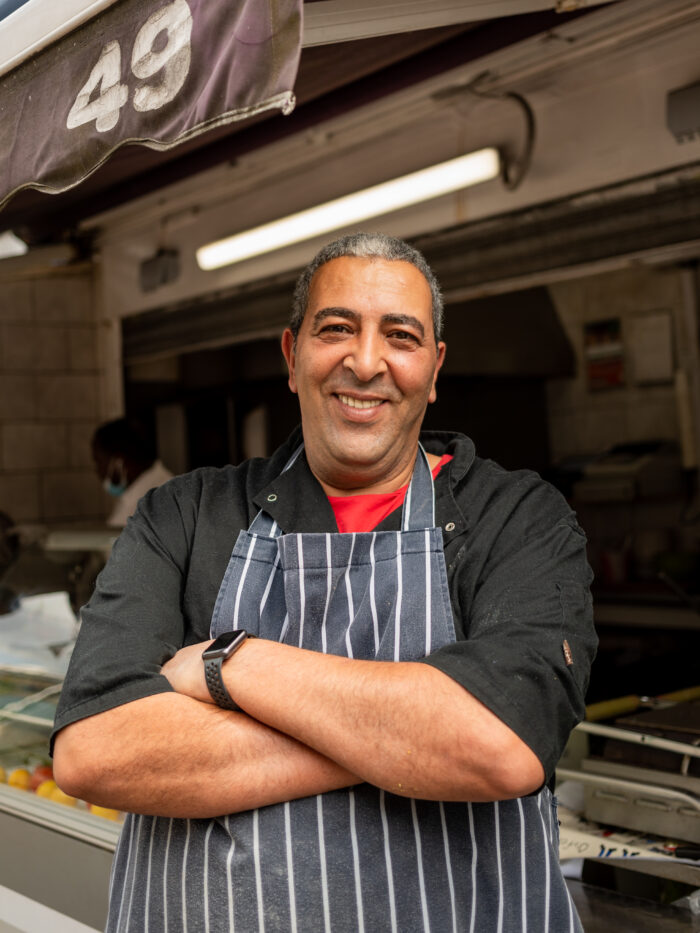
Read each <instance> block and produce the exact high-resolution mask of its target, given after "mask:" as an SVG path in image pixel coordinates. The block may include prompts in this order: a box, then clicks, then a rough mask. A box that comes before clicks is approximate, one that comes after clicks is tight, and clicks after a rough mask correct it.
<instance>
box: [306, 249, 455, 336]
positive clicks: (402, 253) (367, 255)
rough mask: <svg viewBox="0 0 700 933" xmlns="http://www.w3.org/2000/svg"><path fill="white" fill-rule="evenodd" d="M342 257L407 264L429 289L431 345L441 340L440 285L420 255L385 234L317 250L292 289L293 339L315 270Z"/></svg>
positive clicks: (441, 306) (441, 307)
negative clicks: (417, 272) (416, 272)
mask: <svg viewBox="0 0 700 933" xmlns="http://www.w3.org/2000/svg"><path fill="white" fill-rule="evenodd" d="M343 256H352V257H354V258H357V259H384V260H387V261H388V262H410V264H411V265H412V266H415V267H416V269H418V271H419V272H420V273H421V275H422V276H423V278H424V279H425V280H426V282H427V283H428V285H429V286H430V294H431V297H432V310H433V331H434V334H435V342H436V343H437V341H438V340H440V338H441V336H442V323H443V302H442V294H441V292H440V285H439V283H438V280H437V279H436V278H435V274H434V273H433V270H432V269H431V268H430V266H429V265H428V263H427V262H426V261H425V257H424V256H423V254H422V253H419V252H418V250H417V249H414V248H413V247H412V246H409V245H408V243H405V242H404V241H403V240H399V239H398V237H393V236H387V235H386V234H385V233H351V234H349V235H348V236H342V237H340V238H339V239H337V240H334V241H333V242H332V243H328V244H327V245H326V246H324V247H323V249H322V250H320V251H319V252H318V253H317V254H316V255H315V256H314V258H313V259H312V260H311V262H310V263H309V264H308V266H307V267H306V268H305V269H304V270H303V272H302V273H301V275H300V276H299V278H298V279H297V284H296V287H295V289H294V298H293V301H292V315H291V318H290V321H289V328H290V330H291V332H292V334H293V335H294V339H295V340H296V339H297V335H298V333H299V328H300V327H301V324H302V321H303V320H304V315H305V314H306V309H307V307H308V305H309V290H310V288H311V280H312V279H313V277H314V275H315V274H316V272H317V271H318V269H319V268H320V267H321V266H323V265H325V263H327V262H330V261H331V259H340V258H342V257H343Z"/></svg>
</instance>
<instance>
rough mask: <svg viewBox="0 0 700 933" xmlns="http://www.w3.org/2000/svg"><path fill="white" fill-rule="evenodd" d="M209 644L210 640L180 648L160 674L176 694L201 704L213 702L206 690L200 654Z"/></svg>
mask: <svg viewBox="0 0 700 933" xmlns="http://www.w3.org/2000/svg"><path fill="white" fill-rule="evenodd" d="M210 644H211V639H209V640H208V641H202V642H198V643H197V644H196V645H187V647H185V648H180V650H179V651H176V652H175V654H174V655H173V656H172V658H170V660H169V661H166V663H165V664H164V665H163V667H162V669H161V674H162V675H163V676H164V677H165V678H166V679H167V680H168V681H169V683H170V686H171V687H172V688H173V690H175V692H176V693H181V694H183V696H188V697H192V699H193V700H201V701H202V702H203V703H213V702H214V701H213V699H212V698H211V694H210V693H209V690H208V688H207V682H206V679H205V677H204V661H203V660H202V652H203V651H204V649H205V648H206V647H207V646H208V645H210Z"/></svg>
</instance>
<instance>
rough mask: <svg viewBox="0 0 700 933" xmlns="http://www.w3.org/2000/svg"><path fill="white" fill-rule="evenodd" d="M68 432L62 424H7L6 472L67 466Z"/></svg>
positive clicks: (3, 449)
mask: <svg viewBox="0 0 700 933" xmlns="http://www.w3.org/2000/svg"><path fill="white" fill-rule="evenodd" d="M67 434H68V432H67V429H66V426H65V425H62V424H58V425H57V424H12V423H11V424H7V425H5V428H4V431H3V438H2V442H3V443H2V452H3V458H2V462H3V464H4V468H5V469H6V470H24V469H30V470H32V469H46V468H51V467H65V466H67V463H68V445H67Z"/></svg>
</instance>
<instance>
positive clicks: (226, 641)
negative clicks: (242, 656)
mask: <svg viewBox="0 0 700 933" xmlns="http://www.w3.org/2000/svg"><path fill="white" fill-rule="evenodd" d="M247 637H248V633H247V632H246V631H245V630H244V629H236V630H235V631H234V632H224V633H223V634H222V635H219V637H218V638H216V639H214V641H213V642H212V643H211V645H209V647H208V648H205V649H204V651H203V652H202V657H203V658H204V659H205V660H206V661H208V660H211V659H212V658H227V657H228V656H229V655H230V654H231V653H232V652H233V651H235V650H236V648H237V647H238V646H239V645H240V644H241V643H242V642H243V641H245V639H246V638H247Z"/></svg>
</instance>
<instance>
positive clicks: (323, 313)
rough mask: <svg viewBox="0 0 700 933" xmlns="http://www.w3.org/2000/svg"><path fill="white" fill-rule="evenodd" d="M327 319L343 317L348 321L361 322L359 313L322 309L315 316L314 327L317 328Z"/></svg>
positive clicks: (347, 309) (340, 309)
mask: <svg viewBox="0 0 700 933" xmlns="http://www.w3.org/2000/svg"><path fill="white" fill-rule="evenodd" d="M327 317H343V318H345V319H346V320H347V321H359V320H360V315H359V314H358V313H357V311H351V310H350V308H321V310H320V311H317V312H316V313H315V314H314V316H313V322H312V323H313V326H314V327H317V326H318V325H319V324H320V323H321V321H325V319H326V318H327Z"/></svg>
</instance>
